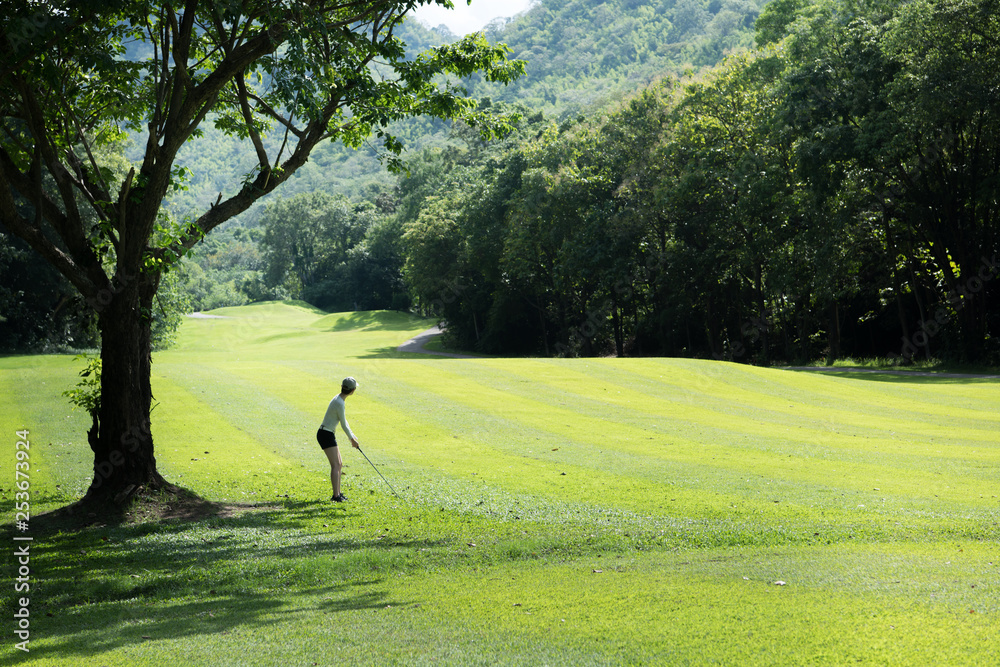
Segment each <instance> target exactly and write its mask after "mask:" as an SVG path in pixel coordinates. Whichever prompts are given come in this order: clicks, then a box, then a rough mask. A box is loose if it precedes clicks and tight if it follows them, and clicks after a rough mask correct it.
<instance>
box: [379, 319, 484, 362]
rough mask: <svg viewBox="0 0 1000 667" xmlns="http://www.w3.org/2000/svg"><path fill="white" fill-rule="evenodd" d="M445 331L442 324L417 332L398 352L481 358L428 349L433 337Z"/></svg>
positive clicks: (457, 357) (452, 357)
mask: <svg viewBox="0 0 1000 667" xmlns="http://www.w3.org/2000/svg"><path fill="white" fill-rule="evenodd" d="M443 333H444V329H442V328H441V326H440V325H437V326H433V327H431V328H430V329H428V330H427V331H424V332H422V333H419V334H417V335H416V336H414V337H413V338H411V339H410V340H408V341H406V342H405V343H403V344H402V345H400V346H399V347H397V348H396V350H397V351H398V352H415V353H418V354H430V355H433V356H435V357H449V358H451V359H479V358H480V357H477V356H475V355H471V354H455V353H453V352H436V351H434V350H428V349H427V348H425V347H424V345H426V344H427V343H428V342H430V340H431V339H433V338H437V337H438V336H440V335H441V334H443Z"/></svg>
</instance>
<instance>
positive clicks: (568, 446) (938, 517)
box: [0, 303, 1000, 666]
mask: <svg viewBox="0 0 1000 667" xmlns="http://www.w3.org/2000/svg"><path fill="white" fill-rule="evenodd" d="M212 315H217V316H219V317H216V318H206V319H188V320H186V321H185V322H184V324H183V326H182V328H181V330H180V332H179V335H178V344H177V345H176V347H175V348H173V349H171V350H168V351H164V352H159V353H157V354H155V355H154V363H153V394H154V397H155V402H156V404H157V405H156V407H155V408H154V410H153V413H152V428H153V434H154V439H155V442H156V456H157V463H158V466H159V470H160V472H161V473H162V474H163V475H164V476H165V477H166V478H167V479H168V480H169V481H171V482H173V483H175V484H178V485H180V486H183V487H186V488H188V489H190V490H192V491H194V492H196V493H198V494H199V495H201V496H202V497H204V498H206V499H209V500H212V501H218V502H220V503H227V504H230V505H233V506H235V507H234V509H236V510H240V508H242V511H234V512H233V513H232V514H228V515H226V516H217V517H213V518H209V519H201V520H197V521H189V520H180V519H179V520H173V521H166V522H161V523H155V524H154V523H139V524H133V525H125V526H105V525H93V526H90V527H88V528H86V529H84V530H81V531H78V532H62V533H58V534H51V535H43V536H39V537H38V538H37V539H36V540H35V541H34V542H32V545H31V554H32V557H31V589H30V598H31V601H30V612H31V617H30V618H31V640H30V649H31V651H30V653H24V652H21V651H17V650H15V649H14V648H13V644H14V641H15V640H14V639H13V638H12V635H8V637H9V638H11V639H10V641H9V642H8V644H6V645H5V648H4V651H5V659H6V657H10V658H12V663H13V664H32V665H66V666H70V665H83V664H88V665H89V664H93V665H123V666H124V665H128V666H132V665H162V664H187V665H313V664H316V665H337V664H352V665H369V664H373V665H420V664H456V665H493V664H504V665H622V664H647V665H704V664H724V665H754V664H761V665H807V664H822V665H844V664H858V663H860V664H880V665H901V664H906V665H943V664H947V665H970V666H972V665H976V666H979V665H990V664H1000V647H998V646H1000V645H998V643H997V641H996V637H997V636H1000V576H998V575H1000V548H998V544H997V536H998V531H1000V498H998V495H1000V484H998V480H1000V435H998V434H1000V383H998V382H997V381H996V380H993V379H983V378H954V377H933V376H928V375H915V376H898V375H890V374H887V373H867V374H852V373H848V372H845V371H842V370H836V371H831V372H822V373H819V372H805V371H787V370H777V369H762V368H755V367H750V366H745V365H737V364H730V363H723V362H713V361H702V360H687V359H566V360H561V359H497V358H480V359H450V358H443V357H431V356H425V355H418V354H412V353H399V352H397V351H396V346H398V345H399V344H400V343H402V342H404V341H405V340H407V339H408V338H410V337H412V336H414V335H415V334H417V333H419V332H420V331H423V330H424V329H426V328H428V327H429V326H431V325H432V324H433V322H431V321H427V320H421V319H418V318H414V317H410V316H406V315H403V314H398V313H346V314H333V315H329V314H326V313H323V312H321V311H318V310H315V309H313V308H311V307H309V306H306V305H305V304H288V303H267V304H257V305H253V306H246V307H241V308H230V309H222V310H220V311H216V312H214V313H212ZM82 366H83V364H82V362H81V361H80V360H75V359H74V358H73V357H70V356H35V357H7V358H2V359H0V390H2V391H3V393H4V395H5V396H6V397H13V401H11V400H10V399H9V398H8V399H5V404H4V411H3V415H2V424H3V427H4V432H5V433H7V434H8V442H9V445H8V448H7V451H8V455H7V458H6V460H7V464H6V465H7V467H8V470H9V471H11V472H10V473H8V475H7V478H6V480H7V481H5V482H3V483H2V484H0V486H2V496H3V498H4V500H5V501H9V502H6V504H5V507H4V523H5V524H10V523H11V522H12V521H13V519H14V512H13V500H14V489H13V486H12V483H11V482H12V480H13V474H12V471H13V468H14V461H15V453H14V449H15V447H14V443H15V442H16V436H15V435H14V434H15V431H18V430H22V429H28V430H29V431H30V436H31V449H30V454H31V458H30V461H31V505H32V513H33V515H37V514H39V513H41V512H44V511H48V510H52V509H55V508H57V507H60V506H62V505H65V504H68V503H70V502H72V501H73V500H75V499H77V498H78V497H79V496H80V495H81V494H82V493H83V492H84V490H85V489H86V487H87V485H88V484H89V481H90V467H91V466H92V457H90V455H89V450H88V448H87V444H86V428H87V426H88V420H87V418H86V416H85V415H84V414H82V413H81V412H80V411H79V410H77V411H73V410H72V409H71V407H70V405H69V403H68V402H67V401H66V399H65V398H63V397H62V396H61V393H62V392H63V391H64V390H66V389H68V388H70V387H72V386H73V385H74V384H75V382H76V379H77V378H76V372H78V371H79V369H81V368H82ZM347 375H353V376H354V377H356V378H357V379H358V380H359V382H360V388H359V390H358V392H357V393H356V395H355V396H352V397H351V398H350V399H349V400H348V403H347V412H348V418H349V420H350V423H351V426H352V428H353V430H354V431H355V433H356V434H357V435H358V437H359V439H360V441H361V446H362V448H363V449H364V452H365V453H366V454H367V455H368V457H369V458H370V459H371V460H372V462H373V463H374V464H375V465H376V466H378V469H379V471H380V472H381V473H382V474H383V475H385V477H386V478H387V479H388V480H389V481H390V482H391V483H392V486H393V487H394V488H395V489H396V490H397V491H399V493H400V495H401V496H402V498H401V499H397V498H396V497H395V496H394V495H393V494H392V492H391V491H390V489H389V488H388V487H387V486H386V484H385V483H384V482H383V480H382V479H380V478H379V476H378V475H377V474H376V473H375V471H374V470H373V469H372V467H371V466H370V465H369V463H368V462H367V461H366V460H365V459H364V458H363V457H362V456H361V454H359V453H358V452H357V451H355V450H352V449H351V448H350V447H342V453H343V457H344V460H345V469H344V493H345V494H346V495H347V496H348V497H349V501H348V502H347V503H345V504H342V505H338V504H334V503H331V502H330V501H329V497H330V493H331V490H330V481H329V465H328V464H327V462H326V458H325V457H324V455H323V454H322V452H321V451H320V449H319V446H318V445H317V444H316V441H315V431H316V427H317V426H318V425H319V422H320V420H321V418H322V416H323V413H324V411H325V409H326V405H327V403H328V401H329V400H330V399H331V398H332V397H333V396H334V395H335V394H336V393H337V391H338V389H339V383H340V380H341V378H343V377H345V376H347ZM338 440H339V441H340V442H341V443H342V444H343V443H344V442H345V440H346V439H345V438H343V437H342V436H341V437H339V438H338ZM29 534H30V533H29ZM11 539H12V538H11V536H10V533H8V537H7V544H8V549H7V551H8V554H10V553H11V552H12V549H11V548H10V545H11V544H13V542H12V541H11ZM6 563H8V564H9V567H8V571H9V572H13V571H15V570H16V566H15V565H14V564H13V563H14V561H13V560H12V557H10V556H8V560H7V561H6ZM8 590H11V589H10V588H8ZM17 608H18V607H17V606H15V601H14V600H13V599H11V598H10V596H7V597H5V608H4V612H5V613H6V614H7V618H8V619H10V618H11V614H13V613H14V611H16V609H17Z"/></svg>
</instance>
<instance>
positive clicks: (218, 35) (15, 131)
mask: <svg viewBox="0 0 1000 667" xmlns="http://www.w3.org/2000/svg"><path fill="white" fill-rule="evenodd" d="M431 2H434V3H437V4H441V5H445V6H449V7H450V6H452V3H451V0H230V1H229V2H214V1H203V0H187V1H179V0H178V1H171V0H160V1H156V0H145V1H143V0H96V1H95V0H74V1H72V2H70V1H58V0H56V1H53V2H44V3H43V2H34V1H31V0H21V1H19V2H6V3H5V6H4V12H3V16H2V17H0V25H2V26H3V35H4V39H2V40H0V117H2V118H0V126H2V135H0V223H2V225H3V228H4V229H5V230H6V231H7V232H9V233H11V234H13V235H15V236H18V237H20V238H21V239H23V240H24V241H26V242H27V243H28V244H29V245H30V246H31V247H32V248H34V249H35V250H36V251H37V252H38V253H39V254H40V255H41V256H42V257H44V258H45V259H46V260H47V261H48V262H50V263H51V264H52V265H53V266H54V267H55V268H57V269H58V270H59V271H60V272H61V273H62V274H63V275H65V276H66V277H67V278H68V279H69V280H70V282H71V283H72V284H73V285H74V286H75V287H76V288H77V289H78V290H79V291H80V293H81V294H82V295H83V296H84V297H85V298H86V299H87V301H88V302H89V303H90V304H91V306H92V307H93V308H94V309H95V311H96V312H97V314H98V321H99V328H100V332H101V361H102V374H101V386H100V401H99V403H98V404H97V405H95V406H94V407H95V409H94V412H93V415H94V424H93V428H92V430H91V433H90V438H89V440H90V445H91V448H92V449H93V451H94V479H93V482H92V484H91V487H90V490H89V492H88V497H90V498H92V499H95V500H100V499H104V498H117V499H118V500H119V501H120V500H122V499H123V498H126V497H128V496H129V495H130V494H132V493H133V492H134V491H135V490H137V489H140V488H143V487H146V488H157V487H160V486H162V485H164V484H165V483H166V482H165V480H164V479H163V478H162V477H161V476H160V474H159V473H158V472H157V469H156V460H155V457H154V454H153V437H152V435H151V429H150V426H149V414H150V405H151V390H150V370H151V355H150V322H151V312H152V309H153V307H154V302H153V300H154V297H155V295H156V292H157V288H158V287H159V285H160V281H161V277H162V276H163V274H164V272H165V271H167V270H169V268H170V266H171V265H172V264H173V263H175V262H176V261H177V258H178V257H180V256H181V255H182V254H183V253H184V252H185V251H186V250H189V249H190V248H191V247H193V246H194V245H195V244H196V243H197V242H198V241H199V239H201V238H202V237H204V235H205V234H207V233H208V232H210V231H211V230H212V229H214V228H215V227H217V226H218V225H220V224H221V223H223V222H225V221H226V220H229V219H230V218H232V217H233V216H235V215H237V214H239V213H241V212H243V211H245V210H246V209H247V208H248V207H249V206H250V205H251V204H253V203H254V202H255V201H257V200H258V199H260V198H261V197H264V196H265V195H267V194H268V193H270V192H271V191H273V190H275V189H276V188H278V187H279V186H280V185H281V184H282V183H283V182H285V181H286V180H288V179H289V177H291V175H292V174H293V173H294V172H295V170H296V169H298V168H299V167H301V166H302V165H303V164H304V163H305V162H306V160H307V159H308V158H309V154H310V151H312V150H313V148H314V147H315V146H317V145H318V144H319V143H320V142H322V141H330V140H341V141H344V142H345V143H346V144H348V145H351V146H359V145H360V144H361V143H362V142H364V141H365V140H366V139H367V138H368V137H370V136H371V135H372V134H373V133H374V134H376V135H377V137H378V138H379V139H381V140H382V145H383V146H384V147H385V149H386V150H387V154H388V155H389V160H390V166H393V165H398V164H399V163H398V161H397V159H396V158H395V157H394V156H393V155H392V154H393V153H398V152H399V150H400V149H401V144H400V142H399V141H398V140H397V139H396V138H395V137H393V136H391V135H390V134H389V133H388V132H387V130H386V128H387V126H388V125H389V124H390V123H392V122H393V121H395V120H398V119H400V118H403V117H407V116H413V115H424V114H426V115H433V116H437V117H440V118H463V119H464V120H465V121H466V122H469V123H471V124H474V125H476V124H478V125H479V126H480V127H481V129H483V131H484V132H487V133H489V132H491V131H493V132H495V131H499V130H501V129H502V126H503V121H502V120H499V121H497V122H496V123H492V122H490V119H488V118H487V117H486V116H485V115H483V114H480V113H478V112H477V111H476V106H475V104H474V102H473V101H472V100H468V99H467V98H465V96H464V90H463V89H462V88H461V87H460V86H459V85H457V84H456V83H455V81H456V80H461V78H463V77H466V76H469V75H471V74H472V73H474V72H482V73H483V75H484V76H485V77H486V78H487V79H489V80H493V81H499V82H508V81H511V80H513V79H514V78H516V77H517V76H519V75H520V74H521V73H522V72H523V64H522V63H520V62H517V61H508V60H507V58H506V50H505V48H504V47H503V45H498V46H491V45H489V44H488V43H487V42H486V41H485V39H484V38H483V37H482V36H481V35H478V36H477V35H473V36H470V37H467V38H465V39H463V40H461V41H459V42H457V43H455V44H452V45H448V46H443V47H440V48H437V49H433V50H431V51H428V52H426V53H424V54H421V55H419V56H417V57H415V58H408V57H407V54H406V53H405V45H404V44H403V43H402V42H401V41H400V39H399V38H398V37H397V36H396V35H395V34H394V33H395V31H396V30H397V29H398V27H399V25H400V24H401V22H402V21H403V20H404V18H405V17H406V15H407V14H408V13H409V12H410V11H412V10H413V9H414V7H416V6H417V5H420V4H428V3H431ZM205 122H212V123H214V124H215V126H216V127H218V128H221V129H222V130H224V131H226V132H227V133H230V134H233V135H236V136H239V137H240V138H242V139H243V140H244V145H245V147H246V150H247V152H248V154H249V155H251V156H253V159H254V161H255V162H256V164H255V166H254V167H253V169H252V170H251V171H250V173H248V174H246V175H245V176H244V177H243V178H237V179H236V180H235V182H234V183H233V187H232V189H231V190H229V191H226V192H222V193H219V197H218V199H217V201H216V202H215V204H213V205H211V206H210V207H209V208H208V209H207V210H205V211H204V212H203V213H202V214H201V215H200V216H199V217H197V218H190V219H185V220H183V221H180V222H169V220H168V218H166V217H165V216H164V215H163V213H162V206H163V202H164V198H165V196H166V195H167V194H168V192H170V191H171V190H172V189H174V188H177V187H179V186H181V181H182V179H183V177H184V174H185V173H186V170H185V169H184V165H183V164H180V163H179V162H178V159H177V156H178V153H179V151H180V149H181V148H182V146H184V145H185V144H186V143H187V142H189V141H195V140H197V137H198V136H199V133H200V130H199V126H201V125H202V123H205ZM125 133H132V134H134V135H137V136H139V137H140V141H144V142H145V152H144V154H143V156H142V159H141V161H140V162H138V163H137V164H135V166H134V167H132V168H131V170H129V171H128V172H127V174H125V175H124V176H123V177H120V178H116V177H115V174H114V172H112V171H111V170H110V169H108V168H107V167H106V166H105V165H103V164H102V163H101V160H100V151H99V149H100V147H101V146H102V145H104V144H106V143H108V142H111V141H114V140H117V139H119V138H120V137H121V135H123V134H125ZM268 133H271V134H272V140H271V141H269V140H268V139H267V135H268ZM273 138H280V140H279V141H274V140H273ZM275 146H276V147H277V148H276V149H275V148H274V147H275Z"/></svg>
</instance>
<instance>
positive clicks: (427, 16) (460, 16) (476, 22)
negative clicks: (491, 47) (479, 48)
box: [411, 0, 534, 35]
mask: <svg viewBox="0 0 1000 667" xmlns="http://www.w3.org/2000/svg"><path fill="white" fill-rule="evenodd" d="M452 1H453V2H454V3H455V8H454V9H445V8H444V7H442V6H441V5H423V6H421V7H418V8H417V9H416V10H414V12H413V13H412V14H411V16H413V17H414V18H416V19H417V20H418V21H420V22H421V23H423V24H424V25H426V26H428V27H431V28H436V27H437V26H439V25H441V24H442V23H443V24H445V25H446V26H448V29H449V30H451V31H452V32H453V33H455V34H456V35H467V34H469V33H470V32H476V31H477V30H482V28H483V27H484V26H485V25H486V24H487V23H489V22H490V21H492V20H493V19H495V18H497V17H499V16H503V17H509V16H514V15H516V14H520V13H521V12H523V11H524V10H526V9H528V7H529V6H531V5H532V4H533V3H534V0H472V4H471V5H467V4H465V0H452Z"/></svg>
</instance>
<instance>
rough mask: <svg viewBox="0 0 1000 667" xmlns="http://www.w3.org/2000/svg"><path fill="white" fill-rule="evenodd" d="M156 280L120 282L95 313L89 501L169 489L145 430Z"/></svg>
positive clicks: (138, 278) (139, 277)
mask: <svg viewBox="0 0 1000 667" xmlns="http://www.w3.org/2000/svg"><path fill="white" fill-rule="evenodd" d="M158 283H159V280H158V278H153V277H147V276H143V275H142V274H140V273H139V272H137V273H136V277H133V278H131V279H125V280H122V281H120V282H119V284H121V285H122V288H121V289H120V290H119V291H117V292H116V293H115V294H113V295H112V296H111V297H110V301H109V302H108V303H107V304H106V305H103V306H102V307H101V309H100V314H99V318H98V323H99V326H100V329H101V405H100V413H99V419H98V423H99V425H100V426H99V429H98V434H97V437H96V438H91V443H90V445H91V449H93V451H94V479H93V481H92V482H91V485H90V489H89V490H88V492H87V497H88V498H89V499H104V500H112V501H114V502H117V503H121V502H123V501H124V500H126V499H127V498H128V497H130V496H131V495H132V494H133V493H135V492H136V491H138V490H139V489H140V488H141V487H147V488H154V489H155V488H161V487H164V486H168V485H167V482H166V480H164V479H163V477H161V476H160V474H159V473H158V472H157V471H156V458H155V457H154V456H153V437H152V434H151V432H150V427H149V411H150V405H151V403H152V397H153V395H152V390H151V388H150V372H151V370H152V367H151V363H152V357H151V351H152V348H151V324H152V320H151V314H152V309H151V306H152V301H153V297H154V296H155V294H156V288H157V285H158Z"/></svg>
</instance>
